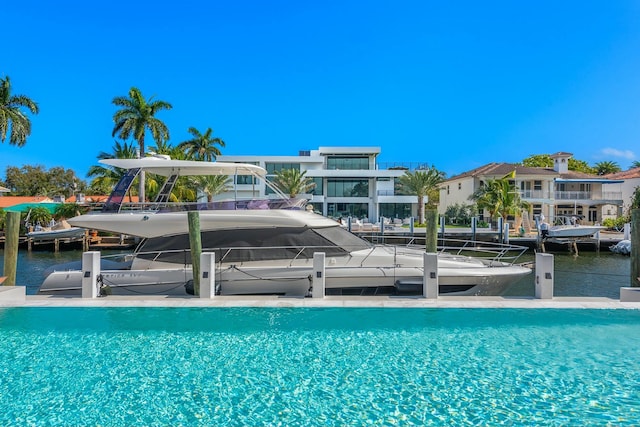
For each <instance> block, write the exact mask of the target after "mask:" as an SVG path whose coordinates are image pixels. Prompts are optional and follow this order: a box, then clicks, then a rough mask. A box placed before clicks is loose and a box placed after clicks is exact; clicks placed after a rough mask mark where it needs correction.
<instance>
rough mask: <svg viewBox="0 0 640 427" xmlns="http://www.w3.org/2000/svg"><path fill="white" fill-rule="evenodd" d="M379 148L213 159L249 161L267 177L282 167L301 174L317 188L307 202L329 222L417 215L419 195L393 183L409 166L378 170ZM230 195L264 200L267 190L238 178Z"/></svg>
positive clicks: (243, 178) (250, 181)
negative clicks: (263, 169)
mask: <svg viewBox="0 0 640 427" xmlns="http://www.w3.org/2000/svg"><path fill="white" fill-rule="evenodd" d="M378 154H380V147H320V148H318V149H317V150H310V151H301V152H300V153H299V155H297V156H246V155H245V156H229V155H224V156H218V158H217V160H218V161H221V162H236V163H250V164H255V165H259V166H262V167H263V168H265V169H266V170H267V178H268V179H273V178H274V177H275V173H276V172H278V171H280V170H283V169H298V170H300V171H301V172H304V171H306V175H305V176H306V177H309V178H311V179H313V181H314V182H315V184H316V187H315V189H314V190H313V192H312V193H311V194H307V195H301V196H304V197H307V198H308V199H309V200H310V204H311V205H313V207H314V209H315V210H316V211H318V212H320V213H322V214H323V215H325V216H328V217H333V218H341V217H342V218H347V217H353V218H358V219H361V220H365V221H370V222H378V221H379V220H380V217H385V218H390V219H395V218H398V219H405V218H409V217H412V216H413V217H415V216H416V214H417V207H418V197H417V196H415V195H403V194H401V191H399V189H397V188H396V185H395V184H396V180H397V179H398V178H399V177H400V176H402V175H404V173H405V170H407V169H410V167H402V165H399V166H397V167H394V168H390V169H381V168H379V167H378V163H377V156H378ZM234 191H237V192H238V194H242V195H244V196H251V197H269V196H270V195H271V194H272V191H271V190H270V189H269V188H267V187H266V186H265V185H258V184H257V183H256V182H255V181H254V180H253V179H252V178H251V177H244V176H243V177H237V183H236V185H235V186H234Z"/></svg>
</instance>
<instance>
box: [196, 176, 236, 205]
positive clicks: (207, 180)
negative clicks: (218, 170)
mask: <svg viewBox="0 0 640 427" xmlns="http://www.w3.org/2000/svg"><path fill="white" fill-rule="evenodd" d="M193 181H194V183H195V184H196V185H197V186H198V189H199V190H201V191H202V192H203V193H204V194H206V195H207V202H208V203H210V202H212V201H213V196H215V195H218V194H222V193H224V192H226V191H229V190H230V189H231V188H232V187H231V185H230V183H231V178H229V177H228V176H226V175H203V176H198V177H195V179H194V180H193Z"/></svg>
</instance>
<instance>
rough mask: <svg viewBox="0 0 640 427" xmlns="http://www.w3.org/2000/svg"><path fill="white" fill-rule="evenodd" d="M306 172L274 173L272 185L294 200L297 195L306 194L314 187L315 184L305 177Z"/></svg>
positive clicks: (286, 171) (290, 170)
mask: <svg viewBox="0 0 640 427" xmlns="http://www.w3.org/2000/svg"><path fill="white" fill-rule="evenodd" d="M306 174H307V171H304V172H300V171H299V170H298V169H282V170H280V171H278V172H276V177H275V178H274V180H273V184H274V185H275V186H276V187H278V188H279V189H280V191H282V192H283V193H284V194H288V195H289V197H290V198H292V199H293V198H295V197H296V196H297V195H299V194H306V193H308V192H310V191H311V190H313V189H314V188H315V187H316V183H315V182H313V180H312V179H311V178H309V177H307V176H305V175H306Z"/></svg>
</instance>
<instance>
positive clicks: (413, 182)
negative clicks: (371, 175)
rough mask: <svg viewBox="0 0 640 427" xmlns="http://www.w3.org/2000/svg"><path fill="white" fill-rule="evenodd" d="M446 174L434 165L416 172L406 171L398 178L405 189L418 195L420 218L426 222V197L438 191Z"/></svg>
mask: <svg viewBox="0 0 640 427" xmlns="http://www.w3.org/2000/svg"><path fill="white" fill-rule="evenodd" d="M444 177H445V174H444V172H440V171H439V170H437V169H436V168H435V167H434V166H431V167H430V168H429V169H425V170H416V171H414V172H410V171H406V172H405V173H404V175H402V176H401V177H399V178H398V182H399V183H400V186H401V187H402V189H403V191H405V192H406V193H409V194H415V195H417V196H418V218H419V219H420V224H422V223H424V198H425V196H427V197H428V196H429V194H433V193H435V192H437V191H438V186H439V185H440V183H441V182H442V181H444Z"/></svg>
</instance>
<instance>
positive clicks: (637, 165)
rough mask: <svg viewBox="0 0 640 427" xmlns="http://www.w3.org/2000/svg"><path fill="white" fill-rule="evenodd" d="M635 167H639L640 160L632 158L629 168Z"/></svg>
mask: <svg viewBox="0 0 640 427" xmlns="http://www.w3.org/2000/svg"><path fill="white" fill-rule="evenodd" d="M635 168H640V160H634V161H633V162H632V163H631V168H630V169H635Z"/></svg>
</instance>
